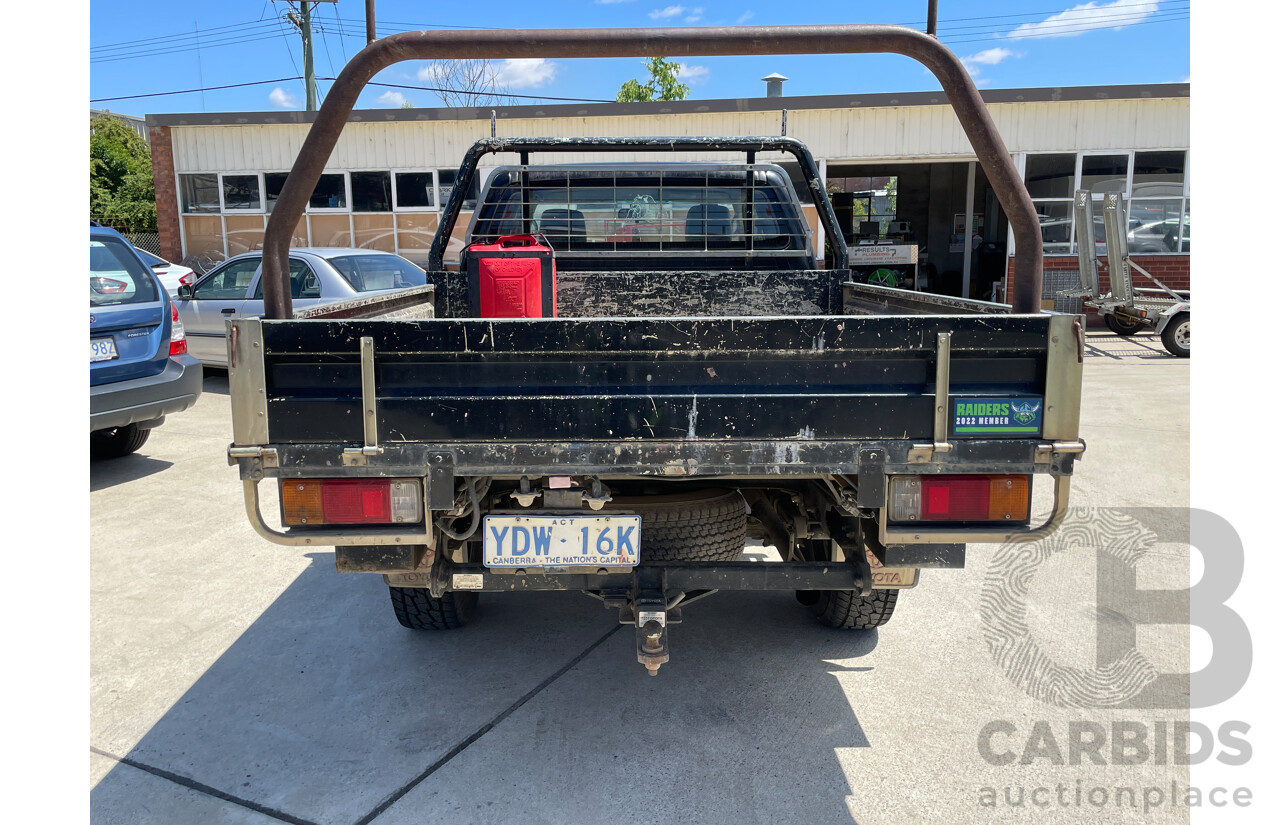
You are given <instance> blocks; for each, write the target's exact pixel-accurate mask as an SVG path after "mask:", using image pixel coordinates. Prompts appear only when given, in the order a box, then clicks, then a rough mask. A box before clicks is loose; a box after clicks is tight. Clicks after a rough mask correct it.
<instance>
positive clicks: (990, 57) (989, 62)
mask: <svg viewBox="0 0 1280 825" xmlns="http://www.w3.org/2000/svg"><path fill="white" fill-rule="evenodd" d="M1010 57H1013V50H1012V49H987V50H986V51H981V52H978V53H977V54H971V55H969V56H968V57H962V58H960V60H961V61H962V62H963V63H964V64H965V65H966V66H968V65H969V64H971V63H973V64H978V65H981V66H995V65H996V64H998V63H1002V62H1003V61H1005V60H1006V59H1008V58H1010Z"/></svg>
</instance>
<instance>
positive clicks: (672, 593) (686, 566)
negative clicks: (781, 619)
mask: <svg viewBox="0 0 1280 825" xmlns="http://www.w3.org/2000/svg"><path fill="white" fill-rule="evenodd" d="M432 567H433V569H432V573H431V575H430V576H424V575H422V573H416V572H415V573H392V574H387V575H386V576H385V578H386V581H387V584H389V585H391V586H393V587H429V586H431V584H432V580H433V579H434V582H435V585H436V589H437V590H438V591H439V592H441V593H443V592H447V591H450V590H460V591H472V592H491V593H513V592H528V591H535V590H581V591H583V592H584V593H586V594H587V595H589V596H592V597H593V598H597V599H599V600H600V601H601V602H602V603H603V604H604V607H605V608H606V609H610V610H617V611H618V621H619V622H620V623H621V624H632V625H635V628H636V659H637V661H639V662H640V664H642V665H644V667H645V669H646V670H647V671H648V672H649V674H650V675H652V676H656V675H657V673H658V669H659V668H661V667H662V666H663V665H664V664H666V663H667V662H669V661H670V660H671V643H670V639H669V635H668V629H669V628H670V627H671V626H672V625H677V624H680V621H681V618H682V611H683V608H685V607H686V606H688V605H690V604H693V603H694V602H697V601H699V600H701V599H704V598H706V597H707V596H710V595H713V594H715V593H718V592H719V591H720V590H792V591H794V590H852V591H854V592H856V593H858V594H860V595H864V596H865V595H868V594H870V593H871V587H872V576H871V567H870V565H869V564H868V563H867V560H866V556H865V554H863V553H855V554H851V556H850V558H849V560H847V561H831V562H751V561H732V562H695V563H691V562H654V563H647V564H641V565H639V566H637V567H634V568H632V569H630V570H616V569H614V570H609V569H605V568H600V569H597V570H594V571H592V572H580V573H579V572H563V573H561V572H547V571H532V572H527V571H524V570H514V571H509V570H504V571H498V572H495V571H493V570H489V569H487V568H485V567H484V566H482V565H479V564H455V563H451V562H449V561H448V560H447V559H444V558H443V557H442V556H438V557H437V561H436V563H435V564H434V565H433V566H432Z"/></svg>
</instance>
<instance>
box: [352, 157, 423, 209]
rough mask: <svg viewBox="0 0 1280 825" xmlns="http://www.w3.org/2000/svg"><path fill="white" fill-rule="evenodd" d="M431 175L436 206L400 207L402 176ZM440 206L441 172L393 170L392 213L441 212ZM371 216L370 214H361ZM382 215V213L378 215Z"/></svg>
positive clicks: (418, 169) (415, 169) (421, 169)
mask: <svg viewBox="0 0 1280 825" xmlns="http://www.w3.org/2000/svg"><path fill="white" fill-rule="evenodd" d="M402 174H404V175H422V174H430V175H431V200H432V202H433V203H434V204H435V205H434V206H401V205H400V181H399V178H400V175H402ZM441 208H442V207H441V205H440V170H439V169H428V168H425V167H424V168H414V169H392V170H391V212H392V214H394V213H396V212H415V213H420V212H439V211H440V210H441ZM361 214H370V213H361ZM376 214H381V213H376Z"/></svg>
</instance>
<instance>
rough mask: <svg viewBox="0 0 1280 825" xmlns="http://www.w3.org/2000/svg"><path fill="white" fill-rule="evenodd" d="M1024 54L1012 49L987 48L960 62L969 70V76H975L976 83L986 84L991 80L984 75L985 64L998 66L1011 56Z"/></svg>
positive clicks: (963, 58) (979, 84) (978, 84)
mask: <svg viewBox="0 0 1280 825" xmlns="http://www.w3.org/2000/svg"><path fill="white" fill-rule="evenodd" d="M1021 56H1022V55H1020V54H1018V53H1017V52H1015V51H1013V50H1012V49H1000V48H995V49H986V50H984V51H980V52H977V53H976V54H971V55H969V56H967V57H962V58H960V62H961V63H963V64H964V67H965V68H966V69H968V70H969V76H970V77H972V78H973V82H974V85H977V86H985V85H987V84H988V83H990V82H991V81H990V80H988V79H987V78H986V77H984V76H983V75H982V67H983V66H996V65H999V64H1000V63H1003V62H1004V61H1005V60H1008V59H1009V58H1010V57H1021Z"/></svg>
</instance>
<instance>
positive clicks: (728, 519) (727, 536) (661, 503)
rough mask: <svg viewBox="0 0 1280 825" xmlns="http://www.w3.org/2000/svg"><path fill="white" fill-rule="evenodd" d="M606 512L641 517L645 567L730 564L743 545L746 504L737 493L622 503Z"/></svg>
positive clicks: (643, 498)
mask: <svg viewBox="0 0 1280 825" xmlns="http://www.w3.org/2000/svg"><path fill="white" fill-rule="evenodd" d="M609 509H610V510H615V509H616V510H624V511H629V512H633V513H635V514H637V515H639V516H640V556H641V558H642V559H644V560H645V561H733V560H735V559H737V558H738V557H739V556H740V555H742V550H743V548H744V547H745V546H746V544H747V502H746V500H745V499H743V497H742V494H741V493H739V492H738V491H737V490H701V491H697V492H693V493H689V494H686V495H679V496H628V497H620V498H615V499H614V500H613V501H611V502H610V503H609Z"/></svg>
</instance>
